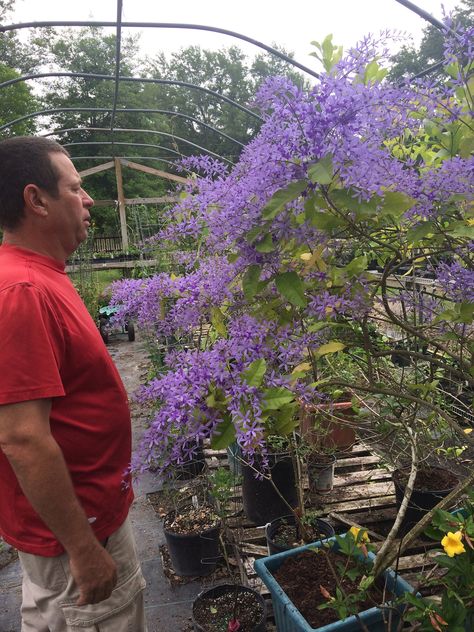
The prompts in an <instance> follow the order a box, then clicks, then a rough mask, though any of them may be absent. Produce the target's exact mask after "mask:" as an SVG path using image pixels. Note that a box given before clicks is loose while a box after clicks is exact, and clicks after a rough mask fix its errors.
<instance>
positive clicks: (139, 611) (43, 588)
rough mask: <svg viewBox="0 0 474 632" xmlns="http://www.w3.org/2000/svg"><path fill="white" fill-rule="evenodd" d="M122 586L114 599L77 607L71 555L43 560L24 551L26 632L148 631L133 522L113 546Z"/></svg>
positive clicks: (110, 544) (115, 536) (109, 546)
mask: <svg viewBox="0 0 474 632" xmlns="http://www.w3.org/2000/svg"><path fill="white" fill-rule="evenodd" d="M106 549H107V551H108V552H109V553H110V555H111V556H112V557H113V559H114V560H115V563H116V564H117V569H118V581H117V585H116V586H115V588H114V590H113V592H112V594H111V595H110V597H108V599H105V600H104V601H101V602H100V603H96V604H89V605H86V606H76V605H75V602H76V600H77V598H78V596H79V593H78V590H77V586H76V585H75V582H74V580H73V578H72V577H71V574H70V572H69V560H68V556H67V554H66V553H64V554H63V555H59V556H58V557H42V556H39V555H30V554H29V553H22V552H19V557H20V562H21V566H22V568H23V603H22V606H21V617H22V626H21V632H146V631H147V627H146V622H145V613H144V608H143V589H144V588H145V580H144V578H143V575H142V572H141V569H140V564H139V562H138V557H137V551H136V546H135V541H134V538H133V534H132V529H131V526H130V522H129V520H128V519H127V520H126V521H125V522H124V524H123V525H122V526H121V527H120V528H119V529H118V530H117V531H116V532H115V533H114V534H113V535H111V536H110V538H109V539H108V541H107V545H106Z"/></svg>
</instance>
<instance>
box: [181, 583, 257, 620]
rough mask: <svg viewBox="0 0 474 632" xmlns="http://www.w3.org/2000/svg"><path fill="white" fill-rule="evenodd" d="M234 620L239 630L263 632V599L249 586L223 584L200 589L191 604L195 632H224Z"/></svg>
mask: <svg viewBox="0 0 474 632" xmlns="http://www.w3.org/2000/svg"><path fill="white" fill-rule="evenodd" d="M233 619H237V621H238V622H239V624H240V626H239V628H238V630H239V632H264V631H265V627H266V626H265V620H266V611H265V602H264V600H263V598H262V597H261V596H260V595H259V594H258V593H256V592H255V591H254V590H252V589H251V588H247V587H244V586H240V585H237V586H234V585H232V584H224V585H222V586H216V587H214V588H211V589H210V590H206V591H204V592H202V593H201V594H200V595H199V596H198V597H197V598H196V600H195V602H194V604H193V623H194V630H195V631H196V632H227V630H228V624H229V621H231V620H233Z"/></svg>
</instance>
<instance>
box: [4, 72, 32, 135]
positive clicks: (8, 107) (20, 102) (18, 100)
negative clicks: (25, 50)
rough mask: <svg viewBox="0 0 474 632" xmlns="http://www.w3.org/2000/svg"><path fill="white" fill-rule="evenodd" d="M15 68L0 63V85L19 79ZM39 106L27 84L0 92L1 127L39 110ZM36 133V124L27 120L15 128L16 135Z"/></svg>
mask: <svg viewBox="0 0 474 632" xmlns="http://www.w3.org/2000/svg"><path fill="white" fill-rule="evenodd" d="M19 76H20V74H19V73H18V72H17V71H16V70H14V69H13V68H9V67H8V66H6V65H5V64H3V63H0V83H3V82H4V81H10V80H11V79H15V78H17V77H19ZM37 107H38V104H37V100H36V99H35V97H33V95H32V93H31V90H30V88H29V87H28V86H27V85H26V84H25V83H15V84H13V85H11V86H7V87H5V88H2V89H1V90H0V125H5V124H6V123H8V122H9V121H12V120H13V119H16V118H20V117H21V116H25V115H26V114H28V113H29V112H31V111H34V110H35V109H37ZM35 131H36V127H35V122H34V121H32V120H26V121H23V122H21V123H19V124H18V125H17V126H16V127H15V133H16V134H24V135H27V134H33V133H34V132H35Z"/></svg>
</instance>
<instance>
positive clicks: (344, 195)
mask: <svg viewBox="0 0 474 632" xmlns="http://www.w3.org/2000/svg"><path fill="white" fill-rule="evenodd" d="M330 197H331V200H332V202H333V204H334V205H335V206H336V207H337V208H338V209H340V210H344V209H348V210H349V211H352V212H353V213H355V216H356V219H357V220H367V219H370V218H371V217H375V216H376V212H377V205H378V204H380V198H379V197H377V196H374V197H373V198H372V199H371V200H369V201H368V202H364V201H359V199H358V198H357V197H355V196H354V194H353V192H352V191H350V190H347V189H336V190H335V191H331V193H330Z"/></svg>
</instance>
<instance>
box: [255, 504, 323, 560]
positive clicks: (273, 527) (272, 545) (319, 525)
mask: <svg viewBox="0 0 474 632" xmlns="http://www.w3.org/2000/svg"><path fill="white" fill-rule="evenodd" d="M282 524H289V525H295V524H296V519H295V516H294V515H293V514H290V515H288V516H282V517H281V518H277V519H276V520H272V522H270V523H269V524H267V528H266V530H265V535H266V537H267V547H268V553H269V554H270V555H274V554H275V553H281V552H282V551H289V550H290V549H292V548H294V547H292V546H286V545H284V544H279V543H278V542H275V540H274V536H275V533H277V531H278V529H279V528H280V527H281V525H282ZM314 528H315V529H317V530H318V531H319V533H320V535H321V537H320V539H321V540H324V539H325V538H331V537H332V536H333V535H334V533H335V531H334V529H333V527H332V525H331V524H329V522H327V521H326V520H322V519H321V518H317V519H316V520H315V525H314ZM318 541H319V540H315V542H318ZM298 546H301V545H300V544H299V545H298Z"/></svg>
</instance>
